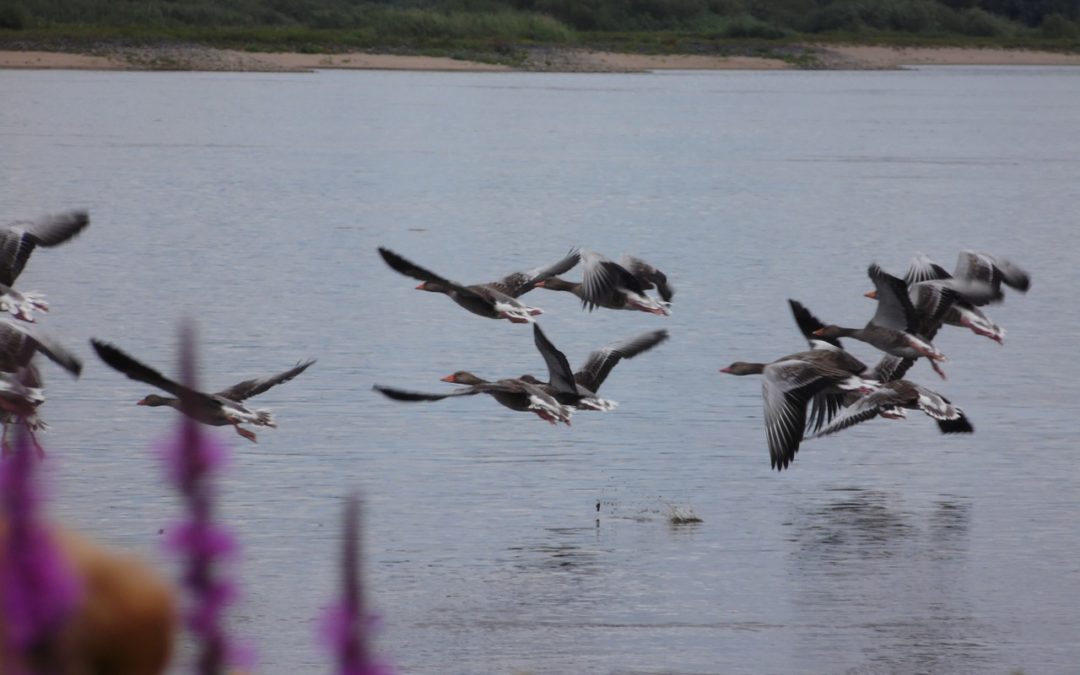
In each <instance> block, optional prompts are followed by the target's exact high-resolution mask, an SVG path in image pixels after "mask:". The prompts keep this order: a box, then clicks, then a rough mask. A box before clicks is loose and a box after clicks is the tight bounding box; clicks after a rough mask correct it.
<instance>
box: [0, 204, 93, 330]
mask: <svg viewBox="0 0 1080 675" xmlns="http://www.w3.org/2000/svg"><path fill="white" fill-rule="evenodd" d="M89 224H90V216H89V215H88V214H87V212H86V211H65V212H63V213H57V214H52V215H47V216H42V217H40V218H36V219H34V220H17V221H15V222H13V223H10V224H9V225H6V226H4V227H3V228H0V311H4V312H9V313H10V314H12V315H13V316H14V317H16V318H18V319H22V320H23V321H33V320H34V318H33V314H34V312H35V311H41V312H47V311H48V310H49V305H48V303H47V302H45V296H43V295H40V294H37V293H20V292H18V291H16V290H15V289H14V288H12V286H14V285H15V280H16V279H18V278H19V275H20V274H21V273H22V271H23V268H25V267H26V263H27V261H28V260H30V254H31V253H33V252H34V249H35V248H36V247H38V246H44V247H46V248H48V247H52V246H58V245H60V244H62V243H64V242H65V241H67V240H69V239H71V238H72V237H74V236H75V235H77V234H79V233H80V232H82V231H83V229H84V228H85V227H86V226H87V225H89Z"/></svg>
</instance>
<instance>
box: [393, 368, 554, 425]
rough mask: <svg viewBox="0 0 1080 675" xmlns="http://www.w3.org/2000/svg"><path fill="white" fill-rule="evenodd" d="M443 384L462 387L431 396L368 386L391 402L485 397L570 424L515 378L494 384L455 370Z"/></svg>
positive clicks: (548, 400)
mask: <svg viewBox="0 0 1080 675" xmlns="http://www.w3.org/2000/svg"><path fill="white" fill-rule="evenodd" d="M442 381H443V382H451V383H453V384H460V385H463V386H461V387H459V388H458V389H457V390H455V391H451V392H446V393H441V394H434V393H427V392H419V391H409V390H405V389H398V388H396V387H387V386H385V385H381V384H376V385H374V386H373V387H372V389H374V390H375V391H377V392H379V393H380V394H382V395H383V396H386V397H387V398H390V399H393V400H395V401H407V402H413V401H441V400H443V399H446V398H451V397H456V396H475V395H477V394H488V395H489V396H491V397H492V398H494V399H495V400H496V401H497V402H498V403H499V404H500V405H502V406H504V407H506V408H509V409H511V410H516V411H519V412H532V413H535V414H536V415H537V417H539V418H540V419H542V420H545V421H547V422H550V423H551V424H557V423H558V422H563V423H564V424H566V425H568V426H569V424H570V415H571V411H570V409H569V408H567V407H566V406H564V405H562V404H561V403H559V402H558V401H557V400H555V398H554V397H553V396H551V395H550V394H548V393H547V392H545V391H544V390H543V389H542V388H541V387H539V386H537V385H535V384H532V383H529V382H524V381H522V380H517V379H504V380H496V381H494V382H492V381H489V380H485V379H483V378H480V377H478V376H476V375H474V374H473V373H471V372H469V371H467V370H459V371H457V372H455V373H452V374H450V375H447V376H446V377H444V378H442Z"/></svg>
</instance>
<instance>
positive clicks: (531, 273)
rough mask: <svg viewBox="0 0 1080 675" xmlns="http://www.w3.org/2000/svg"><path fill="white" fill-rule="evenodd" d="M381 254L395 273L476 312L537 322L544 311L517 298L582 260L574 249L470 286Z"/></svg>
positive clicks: (381, 250)
mask: <svg viewBox="0 0 1080 675" xmlns="http://www.w3.org/2000/svg"><path fill="white" fill-rule="evenodd" d="M379 255H381V256H382V259H383V260H384V261H385V262H386V264H387V265H389V266H390V267H391V269H393V270H394V271H395V272H398V273H400V274H404V275H405V276H407V277H412V278H413V279H417V280H419V281H420V285H419V286H417V287H416V289H417V290H420V291H429V292H432V293H443V294H445V295H447V296H448V297H449V298H450V299H451V300H453V301H454V302H456V303H457V304H459V305H461V306H462V307H464V308H465V309H467V310H469V311H470V312H472V313H473V314H479V315H480V316H483V317H487V318H489V319H507V320H509V321H510V322H512V323H533V321H534V319H533V317H534V316H536V315H537V314H542V313H543V312H542V311H541V310H539V309H537V308H535V307H529V306H527V305H525V304H523V303H521V302H519V301H518V300H517V298H518V297H520V296H521V295H524V294H525V293H528V292H529V291H531V290H532V289H533V288H535V287H536V286H537V285H538V284H539V283H540V282H542V281H543V280H545V279H547V278H549V277H552V276H554V275H556V274H562V273H563V272H566V271H567V270H569V269H570V268H572V267H573V266H574V265H576V264H577V263H578V252H577V251H576V250H571V251H570V252H569V253H567V254H566V255H565V256H564V257H563V258H562V259H561V260H559V261H557V262H554V263H552V264H550V265H547V266H544V267H537V268H534V269H531V270H528V271H526V272H514V273H513V274H510V275H508V276H506V277H503V278H502V279H500V280H498V281H493V282H491V283H486V284H472V285H470V286H466V285H463V284H460V283H458V282H456V281H450V280H449V279H445V278H443V277H441V276H439V275H437V274H435V273H434V272H431V271H430V270H427V269H425V268H423V267H421V266H419V265H417V264H416V263H413V262H412V261H410V260H408V259H406V258H405V257H404V256H401V255H398V254H397V253H394V252H393V251H391V250H390V249H388V248H383V247H379Z"/></svg>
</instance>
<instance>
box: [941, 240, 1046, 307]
mask: <svg viewBox="0 0 1080 675" xmlns="http://www.w3.org/2000/svg"><path fill="white" fill-rule="evenodd" d="M954 274H955V276H956V278H957V279H961V280H963V281H968V282H970V281H981V282H983V283H987V284H990V285H991V286H992V287H993V290H994V293H995V294H996V295H997V297H996V300H1001V299H1002V298H1003V297H1004V296H1003V295H1001V284H1003V283H1004V284H1005V285H1006V286H1009V287H1010V288H1015V289H1016V290H1018V291H1020V292H1021V293H1027V291H1028V289H1029V288H1030V287H1031V275H1029V274H1028V273H1027V272H1025V271H1024V270H1023V269H1021V268H1020V267H1018V266H1016V265H1013V264H1012V263H1011V262H1009V261H1008V260H1006V259H1004V258H995V257H994V256H992V255H990V254H988V253H978V252H976V251H961V252H960V254H959V255H958V256H957V258H956V270H955V272H954Z"/></svg>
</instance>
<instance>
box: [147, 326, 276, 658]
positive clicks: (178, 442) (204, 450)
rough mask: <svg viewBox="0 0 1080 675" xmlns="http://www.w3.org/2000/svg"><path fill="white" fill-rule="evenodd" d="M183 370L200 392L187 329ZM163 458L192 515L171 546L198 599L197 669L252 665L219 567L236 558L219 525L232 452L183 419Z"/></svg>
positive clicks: (193, 613)
mask: <svg viewBox="0 0 1080 675" xmlns="http://www.w3.org/2000/svg"><path fill="white" fill-rule="evenodd" d="M180 368H181V372H182V382H183V383H184V385H185V386H187V387H188V388H190V389H193V390H195V389H197V387H196V382H195V372H196V368H195V339H194V334H193V330H192V328H191V327H190V326H189V325H186V324H185V325H184V326H183V327H182V329H181V334H180ZM183 404H184V401H183V400H181V405H183ZM159 453H160V454H161V456H162V459H163V461H164V462H165V467H166V474H167V476H168V478H169V481H170V482H171V483H172V484H173V485H174V486H175V487H176V489H177V490H178V491H179V492H180V496H181V498H182V500H183V502H184V505H185V507H186V509H187V513H188V518H187V519H186V520H184V521H183V522H181V523H179V524H177V525H176V526H175V527H173V528H172V529H171V534H170V536H169V537H168V539H167V541H166V545H167V547H168V548H169V550H171V551H172V552H174V553H176V554H178V555H181V556H184V557H185V559H186V560H185V569H184V572H183V575H182V580H183V584H184V587H185V588H186V589H187V590H188V592H189V594H190V595H191V596H192V597H191V603H190V607H189V608H188V610H187V611H186V612H185V619H186V623H187V626H188V629H189V630H190V631H191V632H192V633H193V634H194V635H195V637H196V639H197V640H198V643H199V647H198V649H199V655H198V657H197V670H198V672H199V673H202V675H216V674H218V673H222V672H224V669H225V664H226V663H231V664H233V665H245V666H250V665H252V663H253V661H254V659H253V658H251V657H250V653H251V650H250V649H241V648H237V647H236V646H235V645H233V644H232V643H231V642H230V641H229V639H228V637H227V635H226V633H225V627H224V623H225V616H224V615H225V610H226V608H227V607H228V606H229V605H230V604H231V603H232V602H233V600H235V598H236V596H237V593H236V589H235V586H234V585H233V583H232V582H231V581H229V580H228V579H226V578H224V577H222V576H221V575H220V574H219V563H220V562H222V561H223V560H225V559H228V558H230V557H232V556H233V554H234V553H235V552H236V548H237V547H236V542H235V539H234V537H233V536H232V534H231V533H230V532H229V530H228V529H227V528H225V527H223V526H221V525H218V524H216V523H214V521H213V510H214V499H213V497H214V491H213V477H214V474H215V472H216V471H217V470H219V469H220V468H222V467H223V466H225V465H226V464H227V462H228V450H227V449H226V447H225V446H224V445H223V444H222V443H220V442H218V441H217V440H215V439H213V438H211V437H210V436H208V435H206V434H205V433H204V432H203V430H202V429H201V427H200V426H199V425H198V423H196V422H195V421H194V420H193V419H192V418H191V417H190V416H188V415H182V416H181V418H180V428H179V430H178V432H177V434H176V436H175V437H174V438H172V439H170V440H169V441H168V442H166V443H164V444H162V446H161V448H160V450H159ZM238 661H239V662H241V663H238Z"/></svg>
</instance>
